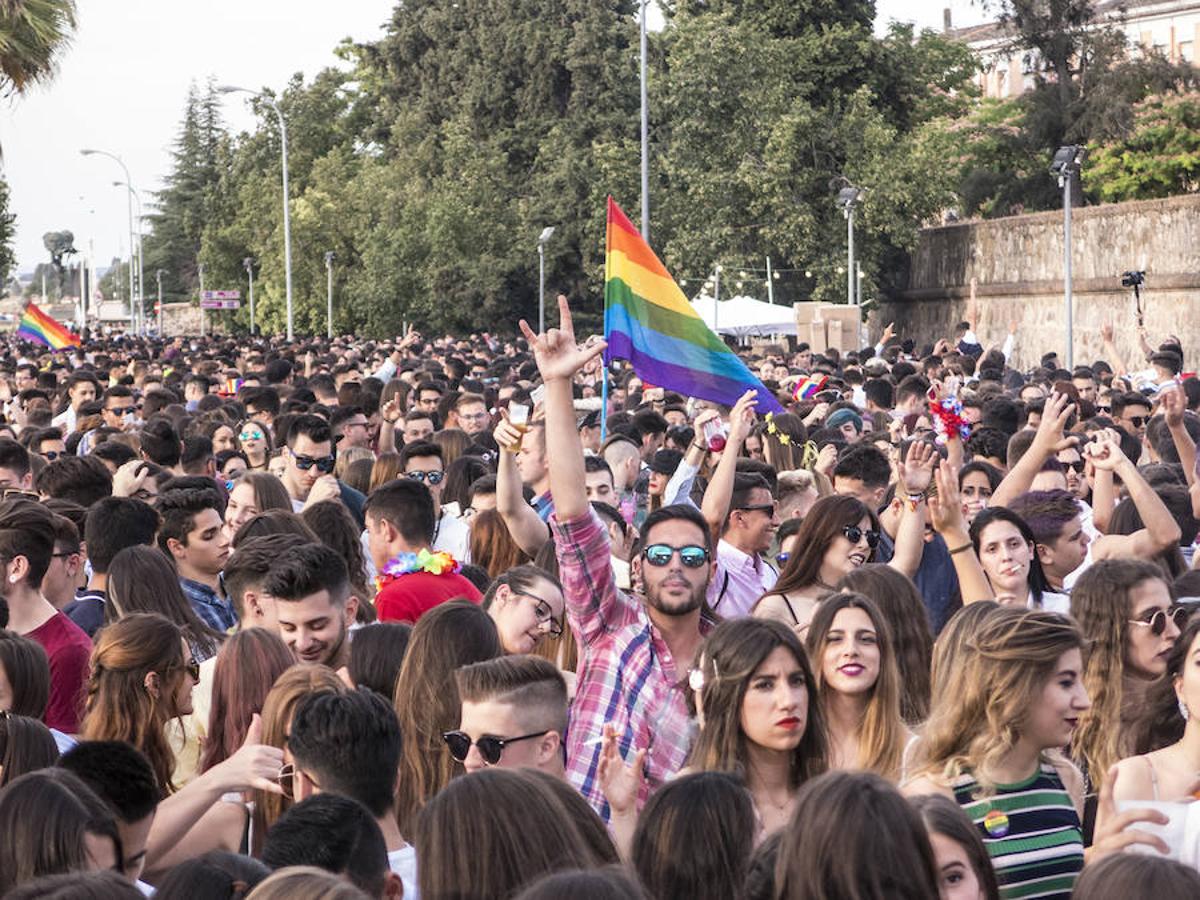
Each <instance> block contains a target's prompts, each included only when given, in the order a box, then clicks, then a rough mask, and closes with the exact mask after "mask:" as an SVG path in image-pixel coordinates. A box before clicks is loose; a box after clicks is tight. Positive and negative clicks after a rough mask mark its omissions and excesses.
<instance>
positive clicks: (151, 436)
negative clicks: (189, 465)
mask: <svg viewBox="0 0 1200 900" xmlns="http://www.w3.org/2000/svg"><path fill="white" fill-rule="evenodd" d="M139 438H140V443H141V447H142V456H143V457H144V458H145V459H148V460H149V461H150V462H152V463H154V464H155V465H159V466H162V467H163V468H164V469H172V470H175V471H176V472H178V471H179V457H180V455H181V454H182V452H183V441H182V440H181V439H180V437H179V432H178V431H177V430H176V429H175V425H174V424H173V423H172V422H171V420H170V419H169V418H167V417H166V416H155V417H154V418H152V419H150V420H148V421H147V422H146V423H145V424H144V425H143V426H142V430H141V432H140V433H139Z"/></svg>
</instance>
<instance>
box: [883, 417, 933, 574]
mask: <svg viewBox="0 0 1200 900" xmlns="http://www.w3.org/2000/svg"><path fill="white" fill-rule="evenodd" d="M936 456H937V453H936V452H935V451H934V449H933V447H931V446H930V445H929V444H927V443H925V442H924V441H913V442H912V443H911V444H909V445H908V454H907V456H906V457H905V458H904V459H902V460H901V461H900V481H899V483H898V484H897V485H896V499H897V500H898V501H899V502H900V524H899V525H898V526H896V549H895V551H894V552H893V553H892V559H891V562H889V563H888V565H889V566H891V567H892V568H893V569H896V570H897V571H899V572H902V573H903V574H905V575H907V576H908V577H909V578H912V577H914V576H915V575H916V574H917V569H919V568H920V567H921V554H922V553H923V552H924V550H925V492H926V491H927V490H928V489H929V483H930V481H932V479H933V460H934V458H935V457H936Z"/></svg>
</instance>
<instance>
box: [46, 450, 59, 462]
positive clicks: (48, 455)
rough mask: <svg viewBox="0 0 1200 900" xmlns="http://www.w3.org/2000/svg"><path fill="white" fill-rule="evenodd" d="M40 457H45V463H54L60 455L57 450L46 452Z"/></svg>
mask: <svg viewBox="0 0 1200 900" xmlns="http://www.w3.org/2000/svg"><path fill="white" fill-rule="evenodd" d="M42 456H44V457H46V459H47V461H49V462H54V461H55V460H56V459H58V458H59V456H62V454H61V453H60V452H59V451H57V450H47V451H46V452H45V453H43V454H42Z"/></svg>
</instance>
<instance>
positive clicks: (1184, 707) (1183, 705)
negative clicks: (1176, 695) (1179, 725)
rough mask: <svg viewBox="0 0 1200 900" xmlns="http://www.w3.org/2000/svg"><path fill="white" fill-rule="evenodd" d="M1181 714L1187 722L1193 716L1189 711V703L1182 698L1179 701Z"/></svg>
mask: <svg viewBox="0 0 1200 900" xmlns="http://www.w3.org/2000/svg"><path fill="white" fill-rule="evenodd" d="M1179 714H1180V715H1181V716H1183V721H1185V722H1186V721H1187V720H1188V718H1189V717H1190V716H1191V713H1190V712H1188V708H1187V704H1186V703H1184V702H1183V701H1182V700H1180V701H1179Z"/></svg>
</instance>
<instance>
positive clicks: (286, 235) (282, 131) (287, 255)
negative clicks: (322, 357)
mask: <svg viewBox="0 0 1200 900" xmlns="http://www.w3.org/2000/svg"><path fill="white" fill-rule="evenodd" d="M217 91H218V92H219V93H222V94H236V93H243V94H250V95H252V96H254V97H258V98H260V99H261V100H263V101H265V102H266V104H267V105H268V106H270V107H271V109H273V110H274V111H275V115H276V117H278V119H279V138H280V144H281V149H282V151H283V154H282V155H283V278H284V285H285V294H286V297H287V339H288V340H289V341H290V340H292V339H293V338H294V337H295V330H294V328H293V316H292V216H291V212H290V211H289V210H288V138H287V121H286V120H285V119H284V118H283V111H282V110H281V109H280V108H279V104H278V103H276V102H275V98H274V97H271V96H269V95H267V94H265V93H263V92H262V91H252V90H250V89H249V88H244V87H236V86H234V85H231V84H225V85H221V86H220V87H218V88H217Z"/></svg>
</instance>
